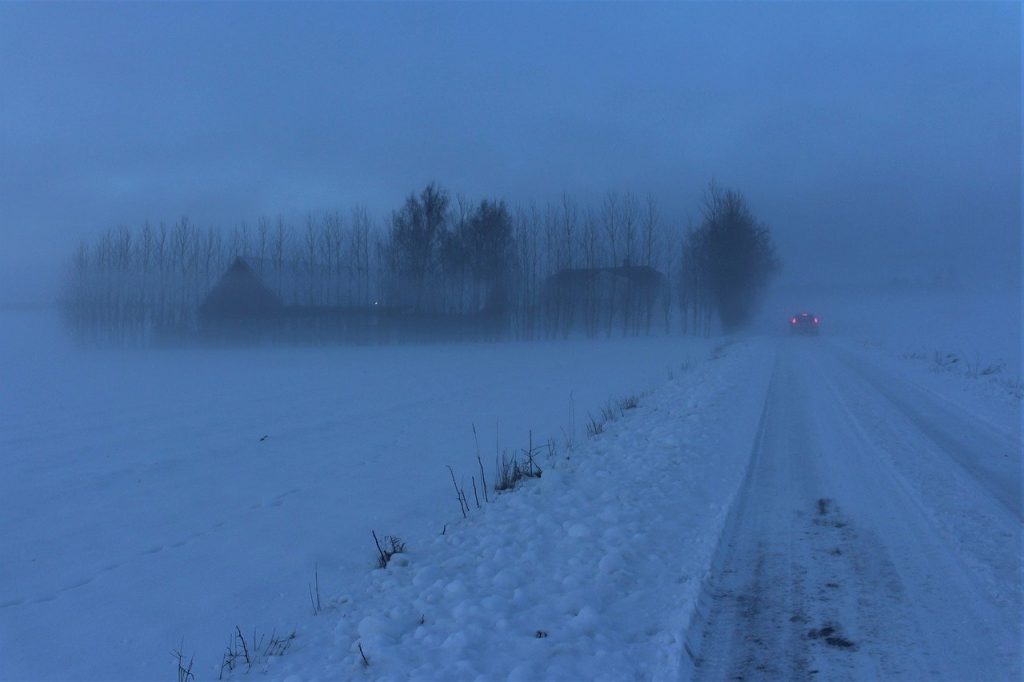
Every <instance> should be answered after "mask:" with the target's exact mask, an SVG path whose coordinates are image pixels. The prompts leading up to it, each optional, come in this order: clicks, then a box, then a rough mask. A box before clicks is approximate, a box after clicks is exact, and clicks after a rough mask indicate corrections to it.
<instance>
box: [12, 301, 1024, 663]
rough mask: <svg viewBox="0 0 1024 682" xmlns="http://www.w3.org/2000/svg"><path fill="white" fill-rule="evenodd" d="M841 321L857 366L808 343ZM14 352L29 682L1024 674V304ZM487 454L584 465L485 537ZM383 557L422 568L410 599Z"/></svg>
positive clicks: (36, 321)
mask: <svg viewBox="0 0 1024 682" xmlns="http://www.w3.org/2000/svg"><path fill="white" fill-rule="evenodd" d="M806 307H812V308H813V309H814V310H815V312H818V313H819V314H820V315H822V318H823V320H824V321H825V325H826V326H825V331H824V333H823V335H822V337H821V338H817V339H809V338H796V339H790V338H787V337H786V335H785V333H784V328H785V320H786V318H787V317H788V315H789V314H790V313H791V312H793V309H797V308H806ZM4 320H5V322H4V324H3V325H0V329H2V332H0V344H2V345H0V376H2V378H3V383H2V391H3V392H2V394H0V401H2V404H0V408H2V409H0V463H2V465H3V467H4V470H5V472H6V475H5V476H4V477H2V478H0V499H2V500H3V505H4V508H3V522H2V525H0V547H2V548H3V552H2V556H0V678H2V679H27V678H31V679H167V678H168V677H171V678H173V677H174V675H175V663H174V662H173V661H172V660H171V658H170V656H169V654H168V652H169V651H170V650H172V649H177V648H179V647H181V650H182V651H183V653H184V654H185V655H186V657H189V656H194V657H195V658H194V660H195V664H194V665H195V667H194V668H193V672H194V673H195V674H196V676H197V678H198V679H211V678H215V677H217V675H218V673H219V672H220V665H221V661H222V654H223V652H224V650H225V648H226V647H228V646H237V640H236V641H232V639H231V635H232V632H233V630H234V628H235V626H236V625H237V626H239V627H240V628H241V630H242V632H243V633H244V635H245V637H246V639H247V642H248V644H249V646H250V647H251V646H252V639H253V638H252V633H253V631H254V630H256V631H257V639H258V638H259V636H260V635H263V636H264V638H265V639H264V646H263V647H261V651H258V652H257V654H262V653H263V651H265V650H266V642H267V638H269V636H270V635H271V633H272V632H276V633H277V634H278V635H282V634H284V635H287V634H289V633H291V632H292V631H293V630H294V631H295V632H296V637H295V639H294V640H291V641H290V642H289V643H288V649H287V651H285V652H284V653H283V655H280V656H276V657H270V656H264V655H259V656H258V658H259V660H257V661H255V662H254V664H253V665H252V666H251V670H248V672H247V669H248V668H250V666H247V665H245V664H242V663H239V665H238V666H237V667H236V670H235V672H234V673H233V675H232V678H235V677H237V678H240V679H247V676H249V677H253V678H256V679H262V678H269V679H288V680H290V681H292V682H297V681H299V680H303V681H308V680H336V679H410V678H413V679H505V678H512V679H623V678H629V679H675V678H678V677H683V678H687V677H691V676H694V675H696V676H701V675H704V676H706V677H709V678H715V677H716V676H718V673H722V675H726V674H728V675H732V674H754V673H757V674H761V675H767V676H773V675H774V676H775V677H777V678H786V677H788V676H791V675H798V674H804V673H806V674H815V673H812V672H810V671H812V670H817V671H819V672H822V673H826V676H828V677H829V678H849V677H857V676H861V677H863V676H865V675H867V676H877V675H885V676H897V677H905V678H910V679H914V678H920V677H922V676H927V677H947V678H956V677H957V676H958V675H962V674H964V673H965V671H971V670H985V671H986V674H988V673H992V674H995V675H996V676H999V674H1000V673H1006V675H1012V674H1016V673H1018V672H1019V666H1018V668H1014V661H1015V660H1017V661H1018V662H1019V657H1020V653H1021V652H1020V641H1021V640H1020V634H1021V628H1020V613H1021V585H1020V554H1021V538H1020V528H1021V515H1020V512H1021V510H1020V465H1021V460H1020V456H1021V449H1020V414H1021V413H1020V405H1021V403H1020V398H1019V397H1018V396H1016V395H1015V394H1014V391H1013V386H1014V384H1013V382H1014V381H1015V380H1016V381H1018V382H1019V379H1020V366H1021V364H1020V341H1021V337H1020V300H1019V296H1016V295H1005V296H981V295H966V294H964V295H955V296H954V295H946V296H923V295H901V296H884V297H883V296H875V297H867V296H858V297H835V296H833V297H830V298H826V297H821V298H820V299H819V300H815V301H809V302H804V301H798V302H793V301H791V300H788V299H786V298H785V297H781V296H777V297H775V298H773V299H771V300H770V301H769V302H768V303H767V305H766V310H765V315H764V317H763V321H762V323H761V326H760V328H759V331H760V334H759V335H755V336H751V337H748V338H745V339H740V340H735V341H734V342H732V343H730V344H728V345H725V346H724V347H723V340H722V339H710V340H701V339H689V338H678V337H667V338H657V337H656V338H651V339H628V340H608V341H594V342H585V341H569V342H552V343H536V344H515V343H508V344H490V345H451V346H447V345H445V346H428V347H413V346H398V347H384V348H289V349H244V350H239V349H236V350H173V349H166V350H150V351H142V350H139V351H130V352H114V351H98V350H92V351H87V350H79V349H75V348H73V347H71V346H70V345H67V344H66V343H63V342H60V341H58V340H57V339H58V335H57V334H56V330H55V328H54V321H53V320H52V318H51V317H49V316H48V315H47V314H42V313H31V314H30V313H17V314H14V313H6V314H4ZM777 322H778V323H780V324H779V325H778V326H776V323H777ZM779 327H781V329H779ZM935 351H939V352H941V353H956V354H957V355H958V356H959V357H962V358H967V357H968V356H972V357H971V358H970V360H971V362H973V361H974V358H973V355H974V354H976V355H977V356H980V357H982V358H984V359H985V362H988V363H995V362H997V361H1002V362H1003V363H1005V364H1004V366H1003V367H1002V369H1000V370H999V372H996V373H993V374H990V375H979V376H972V375H971V372H970V371H966V370H963V369H961V368H962V367H963V366H964V364H961V363H966V362H967V360H966V359H964V360H961V361H959V362H957V363H954V365H955V366H953V367H948V366H937V365H936V363H935V361H934V352H935ZM684 365H685V367H684ZM632 394H641V395H640V399H639V406H638V407H636V408H635V409H622V410H619V409H615V410H614V412H615V414H616V416H617V418H616V419H615V420H614V421H612V422H610V423H608V424H607V425H606V427H605V430H604V433H601V434H600V435H598V436H597V437H596V438H592V439H590V438H587V437H586V435H585V424H586V422H587V419H588V415H594V416H598V414H599V411H600V408H601V407H602V406H604V405H605V404H606V402H607V401H608V400H609V399H611V400H617V399H619V398H622V397H624V396H627V395H632ZM496 422H497V424H496ZM473 424H475V425H476V427H477V430H478V432H479V443H480V449H481V451H482V454H483V460H484V464H485V467H486V475H487V476H488V477H489V478H491V477H492V476H493V459H494V452H495V449H496V447H497V448H500V449H505V448H509V449H511V448H519V447H523V446H525V445H526V443H527V440H528V437H529V435H528V434H529V432H530V430H532V431H533V440H534V442H535V443H537V442H543V441H545V440H546V439H547V438H548V437H553V438H554V439H555V442H556V444H557V454H556V455H555V456H553V457H549V456H548V455H546V454H545V455H542V456H541V459H540V460H539V462H540V464H541V466H542V467H544V475H543V476H542V477H541V478H540V479H539V480H530V481H527V482H525V483H524V484H523V485H522V487H521V488H520V489H519V490H517V491H515V492H512V493H505V494H502V495H501V496H499V497H498V498H497V501H493V499H492V502H491V503H482V508H481V509H477V508H476V504H475V500H474V496H473V493H472V491H471V489H470V488H469V485H470V476H472V475H476V474H477V472H478V469H477V462H476V445H475V443H474V436H473V432H472V425H473ZM570 431H571V432H572V433H571V434H570V433H569V432H570ZM570 435H571V436H572V440H574V441H575V447H573V448H571V449H567V448H566V440H567V438H568V437H569V436H570ZM496 441H497V445H496ZM449 464H450V465H451V466H452V467H453V468H454V471H455V474H456V476H457V478H458V480H459V481H461V482H465V484H466V486H467V490H468V491H469V492H468V498H469V504H470V506H471V509H470V512H469V515H468V518H466V519H463V518H462V514H461V513H460V511H459V507H458V506H457V502H456V499H455V494H454V491H453V488H452V481H451V479H450V478H449V474H448V471H447V469H446V468H445V465H449ZM491 482H492V483H493V479H492V481H491ZM480 495H481V497H482V493H481V494H480ZM492 498H493V493H492ZM371 529H373V530H376V531H377V533H378V535H384V534H395V535H399V536H401V537H402V538H403V540H405V541H406V543H407V551H406V552H405V553H403V554H398V555H395V557H394V558H393V559H392V561H391V563H390V564H389V566H388V568H386V569H384V570H375V569H373V568H372V563H373V561H374V554H375V549H374V547H373V540H372V538H371V536H370V531H371ZM442 531H443V534H442ZM314 567H318V573H319V582H320V594H321V606H322V609H321V611H320V613H319V615H315V616H314V615H312V613H311V608H310V596H309V585H310V583H311V582H313V580H314ZM757 586H760V587H757ZM760 596H764V599H760ZM751 599H753V601H750V600H751ZM737 605H739V606H737ZM954 611H955V613H954ZM783 614H785V617H786V620H785V622H786V627H785V628H784V629H783V630H779V629H778V628H777V627H776V625H777V623H778V622H779V621H778V619H779V618H781V617H782V615H783ZM957 614H966V615H963V617H962V618H961V619H960V620H957V618H958V617H959V616H958V615H957ZM790 618H793V620H789V619H790ZM763 629H768V630H770V631H771V632H772V633H778V632H782V635H778V634H772V635H771V637H776V638H778V637H781V639H765V637H767V635H765V636H764V637H762V635H761V634H760V632H761V630H763ZM972 633H973V634H972ZM954 635H956V636H957V637H959V639H960V640H962V641H958V642H957V643H956V646H944V645H943V644H942V642H943V641H947V640H948V639H949V638H950V637H952V636H954ZM944 638H945V639H944ZM933 640H935V641H933ZM766 642H767V643H771V642H775V644H777V646H774V645H773V646H767V645H766ZM847 644H850V646H846V645H847ZM277 653H281V652H280V651H278V652H277ZM364 656H365V661H364V658H363V657H364ZM758 666H760V667H758ZM972 666H974V667H972ZM978 666H990V667H988V668H984V667H978Z"/></svg>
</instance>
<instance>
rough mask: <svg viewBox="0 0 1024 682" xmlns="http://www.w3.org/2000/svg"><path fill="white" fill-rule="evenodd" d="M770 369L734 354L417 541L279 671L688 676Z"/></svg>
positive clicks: (347, 599)
mask: <svg viewBox="0 0 1024 682" xmlns="http://www.w3.org/2000/svg"><path fill="white" fill-rule="evenodd" d="M765 356H766V353H765V351H764V350H760V351H754V350H752V349H750V348H747V347H744V346H742V345H739V346H733V347H732V348H731V349H730V351H729V352H728V354H727V355H726V356H725V357H720V358H717V359H713V360H709V361H708V362H706V363H702V364H700V365H698V366H697V367H695V368H693V369H691V370H690V371H688V372H686V373H685V374H682V375H681V376H679V377H678V378H677V379H676V380H675V381H672V382H669V383H668V384H667V385H664V386H663V387H661V388H659V389H658V390H657V391H655V392H654V393H653V394H651V395H648V396H645V397H644V398H643V399H642V400H641V401H640V406H639V407H638V408H636V409H629V410H623V411H622V412H621V414H622V415H623V416H622V417H621V418H619V419H616V420H615V421H614V422H611V423H609V424H607V425H606V427H605V432H604V433H603V434H601V435H599V436H598V437H596V438H595V439H593V440H590V441H587V442H585V443H582V444H580V445H578V446H577V447H576V448H574V449H573V450H570V451H568V452H567V453H566V452H562V453H559V454H558V455H557V456H556V457H555V458H554V459H549V460H546V461H542V462H541V464H542V466H544V474H543V477H542V478H540V479H539V480H534V481H528V482H526V483H524V484H522V485H521V487H520V489H518V490H516V491H514V492H511V493H505V494H502V495H500V496H498V498H497V500H496V501H492V503H491V504H486V503H484V504H483V507H482V509H480V510H477V509H476V507H475V503H474V500H473V497H472V494H470V498H469V499H470V503H471V511H470V515H469V518H468V519H467V520H465V521H462V522H459V523H457V524H453V525H449V526H448V527H447V530H446V532H445V533H444V534H443V535H442V534H440V530H441V529H438V531H439V534H438V535H436V536H435V537H433V538H430V537H426V538H416V539H415V541H410V542H409V550H408V552H407V553H405V554H399V555H395V557H393V558H392V560H391V562H390V563H389V565H388V567H387V568H386V569H383V570H377V571H373V572H372V574H370V575H369V580H368V582H367V583H366V584H364V585H362V586H360V587H359V588H358V589H356V590H354V591H353V592H351V593H350V594H348V595H346V596H342V597H338V598H337V599H335V600H334V601H333V603H332V604H331V606H329V607H328V608H327V609H326V611H325V616H324V617H326V618H332V619H333V618H338V614H339V613H340V618H339V619H338V621H337V626H336V627H335V629H334V630H333V632H327V631H317V630H315V629H314V630H310V631H307V632H303V633H300V637H299V640H297V646H296V649H295V650H294V651H292V652H289V654H288V655H287V656H285V657H282V658H280V659H278V660H277V661H275V662H274V664H273V665H272V666H271V667H270V669H269V672H270V673H271V675H272V676H273V677H275V678H285V679H288V680H290V681H295V680H309V679H349V678H360V677H365V678H367V679H409V678H413V679H505V678H508V679H521V680H534V679H542V678H543V679H633V678H635V677H636V676H638V675H639V676H641V677H645V678H649V677H652V676H653V677H656V678H664V677H669V676H672V675H673V674H676V671H677V670H678V667H679V665H680V659H681V657H682V656H684V655H685V654H684V650H683V642H684V639H685V634H686V628H687V626H688V624H689V620H690V617H691V616H692V614H693V612H694V608H695V605H696V603H697V599H698V597H699V595H700V590H701V586H702V583H703V581H704V579H705V577H706V575H707V573H708V571H709V568H710V562H711V558H712V556H713V554H714V551H715V548H716V545H717V542H718V538H719V535H720V533H721V530H722V527H723V525H724V522H725V518H726V515H727V510H728V507H729V502H730V500H731V498H732V495H733V494H734V493H735V491H736V490H737V489H738V486H739V483H740V481H741V479H742V477H743V474H744V467H745V466H746V463H747V462H748V460H749V448H750V443H751V442H752V440H753V433H752V432H753V429H754V428H755V427H756V424H757V421H758V420H757V416H758V415H757V412H758V410H759V409H760V406H761V404H762V403H763V398H764V392H765V384H766V383H767V375H768V373H769V372H770V370H771V363H770V362H766V361H765ZM474 465H475V463H474ZM467 477H468V476H467ZM452 497H453V498H454V492H453V493H452ZM452 504H455V502H454V501H453V502H452ZM387 531H388V532H395V533H400V532H401V529H400V528H391V529H387ZM410 540H412V539H411V538H410ZM364 656H365V660H364Z"/></svg>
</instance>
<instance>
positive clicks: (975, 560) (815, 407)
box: [684, 339, 1021, 680]
mask: <svg viewBox="0 0 1024 682" xmlns="http://www.w3.org/2000/svg"><path fill="white" fill-rule="evenodd" d="M1019 443H1020V442H1019V434H1018V433H1003V432H1001V431H1000V430H998V429H997V428H994V427H993V426H991V425H989V424H987V423H985V422H983V421H982V420H980V419H978V418H975V417H973V416H971V415H968V414H966V413H965V412H963V411H962V410H956V409H952V408H950V407H949V406H948V405H947V404H945V403H944V402H943V401H942V400H941V399H940V398H938V397H937V396H934V395H930V394H927V393H926V392H924V391H923V390H921V389H919V388H917V387H915V386H913V385H910V384H906V383H904V382H902V381H900V380H899V379H897V378H895V377H893V376H888V375H885V374H883V373H882V371H881V370H879V369H878V368H876V367H874V366H873V365H872V364H871V363H869V362H867V361H866V360H865V359H864V358H863V357H860V356H858V355H855V354H853V353H850V352H849V351H846V350H843V349H841V348H839V347H837V346H834V345H831V344H830V343H828V341H827V340H826V339H817V340H815V339H806V340H805V339H792V340H790V342H789V343H782V344H780V346H779V350H778V354H777V356H776V364H775V369H774V371H773V373H772V378H771V380H770V385H769V390H768V395H767V399H766V402H765V405H764V410H763V413H762V416H761V424H760V429H759V435H758V437H757V439H756V441H755V444H754V446H753V450H752V455H751V463H750V468H749V470H748V474H747V477H746V479H745V481H744V482H743V484H742V487H741V489H740V494H739V495H738V497H737V503H736V505H735V506H734V507H733V509H732V512H731V515H730V520H729V521H728V522H727V524H726V529H725V532H724V535H723V541H722V543H721V545H720V547H719V550H718V553H717V556H716V558H715V564H714V570H713V575H712V578H711V580H710V581H709V590H708V593H707V596H708V599H707V601H708V602H709V608H707V609H706V610H707V611H708V613H707V614H706V617H705V618H704V619H703V624H702V626H700V625H698V626H697V627H695V628H694V631H692V632H691V633H690V636H689V643H688V647H689V649H690V651H691V652H693V655H694V659H695V667H694V669H693V670H692V671H691V670H690V669H688V668H684V673H689V672H693V673H694V674H695V677H696V678H698V679H707V680H720V679H765V678H771V679H810V678H814V677H816V676H819V675H820V676H821V677H822V678H823V679H879V678H885V679H892V678H903V679H936V678H940V679H985V680H997V679H1020V674H1021V584H1020V575H1021V574H1020V569H1021V563H1020V562H1021V471H1020V444H1019Z"/></svg>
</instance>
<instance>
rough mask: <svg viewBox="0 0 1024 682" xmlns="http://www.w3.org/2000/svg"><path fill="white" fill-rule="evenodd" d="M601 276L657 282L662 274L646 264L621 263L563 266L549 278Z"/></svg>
mask: <svg viewBox="0 0 1024 682" xmlns="http://www.w3.org/2000/svg"><path fill="white" fill-rule="evenodd" d="M601 277H616V278H623V279H627V280H630V281H632V282H634V283H637V284H640V283H657V282H660V281H661V280H663V279H664V277H665V276H664V275H663V274H661V273H660V272H658V271H657V270H655V269H654V268H652V267H650V266H648V265H621V266H618V267H610V268H563V269H562V270H559V271H558V272H556V273H555V274H554V275H552V276H551V277H550V278H549V279H550V280H551V281H553V282H580V281H590V280H593V279H598V278H601Z"/></svg>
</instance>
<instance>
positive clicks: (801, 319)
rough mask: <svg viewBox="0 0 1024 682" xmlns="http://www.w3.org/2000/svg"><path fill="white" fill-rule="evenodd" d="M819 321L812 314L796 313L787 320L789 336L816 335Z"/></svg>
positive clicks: (819, 324)
mask: <svg viewBox="0 0 1024 682" xmlns="http://www.w3.org/2000/svg"><path fill="white" fill-rule="evenodd" d="M820 326H821V319H820V318H819V317H818V316H817V315H815V314H814V313H806V312H804V313H797V314H795V315H793V317H791V318H789V333H790V334H811V335H817V333H818V328H819V327H820Z"/></svg>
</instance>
